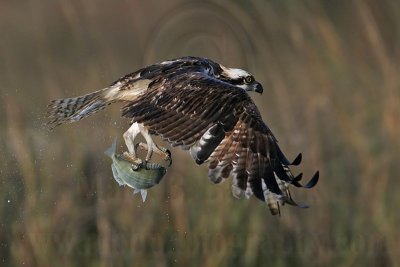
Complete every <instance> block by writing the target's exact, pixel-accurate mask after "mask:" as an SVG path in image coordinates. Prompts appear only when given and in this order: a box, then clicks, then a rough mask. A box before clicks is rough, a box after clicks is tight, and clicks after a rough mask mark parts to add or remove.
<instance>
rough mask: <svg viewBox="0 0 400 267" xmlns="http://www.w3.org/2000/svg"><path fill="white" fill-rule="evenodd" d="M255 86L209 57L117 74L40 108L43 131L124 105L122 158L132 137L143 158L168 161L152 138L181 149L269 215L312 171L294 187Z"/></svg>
mask: <svg viewBox="0 0 400 267" xmlns="http://www.w3.org/2000/svg"><path fill="white" fill-rule="evenodd" d="M250 91H254V92H257V93H262V92H263V87H262V86H261V84H260V83H259V82H257V81H256V80H255V79H254V77H253V76H252V75H251V74H250V73H248V72H247V71H244V70H241V69H236V68H228V67H225V66H223V65H221V64H218V63H216V62H214V61H212V60H210V59H206V58H200V57H182V58H178V59H173V60H168V61H164V62H161V63H156V64H153V65H150V66H148V67H145V68H142V69H139V70H137V71H135V72H133V73H130V74H128V75H125V76H123V77H121V78H120V79H118V80H117V81H115V82H114V83H112V84H111V85H110V86H108V87H106V88H104V89H101V90H98V91H95V92H93V93H89V94H86V95H83V96H79V97H74V98H66V99H58V100H53V101H52V102H51V103H50V104H49V106H48V118H49V121H48V126H49V127H50V128H54V127H55V126H57V125H60V124H63V123H69V122H75V121H79V120H81V119H83V118H85V117H87V116H89V115H92V114H94V113H96V112H97V111H100V110H102V109H104V108H105V107H106V106H107V105H110V104H112V103H115V102H124V103H125V105H124V106H123V107H122V116H123V117H126V118H129V119H130V120H131V122H132V125H131V127H130V128H129V129H128V130H127V131H126V132H125V133H124V134H123V137H124V139H125V143H126V145H127V148H128V151H129V154H131V155H132V157H133V158H135V157H136V151H135V143H134V140H135V138H136V136H137V135H138V134H139V133H140V134H142V135H143V137H144V138H145V140H146V143H147V149H148V151H147V155H146V160H147V161H149V160H150V159H151V156H152V153H153V152H155V153H160V154H163V155H165V158H168V156H169V155H168V151H167V150H166V149H163V148H162V147H159V146H158V145H157V144H156V143H155V142H154V141H153V139H152V135H159V136H160V137H161V138H162V139H163V140H165V141H166V142H168V143H169V144H170V145H171V146H179V147H181V148H182V149H185V150H189V151H190V155H191V156H192V157H193V159H194V160H195V161H196V163H197V164H203V163H206V162H208V168H209V172H208V177H209V178H210V180H211V181H213V182H214V183H220V182H221V181H223V180H225V179H227V178H228V177H229V176H231V177H232V178H233V183H232V193H233V195H234V196H235V197H238V198H240V197H242V196H246V197H249V196H251V195H254V196H256V197H257V198H258V199H260V200H262V201H265V202H266V203H267V205H268V207H269V209H270V211H271V213H272V214H274V215H275V214H279V213H280V205H282V204H285V203H288V204H291V205H296V206H302V205H298V204H297V203H296V202H294V201H293V199H292V197H291V195H290V191H289V189H290V187H291V186H292V185H293V186H296V187H305V188H311V187H313V186H314V185H315V184H316V183H317V182H318V177H319V172H316V173H315V175H314V176H313V177H312V178H311V180H310V181H309V182H308V183H307V184H305V185H301V184H300V183H299V181H300V179H301V177H302V174H300V175H298V176H294V175H293V174H292V172H291V171H290V169H289V166H290V165H298V164H299V163H300V162H301V154H299V155H298V156H297V157H296V159H295V160H293V161H292V162H290V161H289V160H288V159H287V158H286V157H285V155H284V154H283V153H282V151H281V149H280V148H279V146H278V142H277V139H276V138H275V137H274V135H273V134H272V132H271V130H270V129H269V128H268V126H267V125H266V124H265V123H264V122H263V120H262V118H261V115H260V112H259V111H258V108H257V107H256V105H255V104H254V102H253V100H252V99H251V98H250V96H249V94H248V92H250Z"/></svg>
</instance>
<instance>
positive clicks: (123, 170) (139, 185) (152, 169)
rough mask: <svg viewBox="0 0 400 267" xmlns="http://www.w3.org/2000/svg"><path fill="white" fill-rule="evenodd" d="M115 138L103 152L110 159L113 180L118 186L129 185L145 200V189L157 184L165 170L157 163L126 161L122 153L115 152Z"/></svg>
mask: <svg viewBox="0 0 400 267" xmlns="http://www.w3.org/2000/svg"><path fill="white" fill-rule="evenodd" d="M116 148H117V138H115V139H114V142H113V143H112V145H111V147H110V148H108V149H107V150H106V151H104V154H106V155H107V156H109V157H110V158H111V159H112V164H111V170H112V173H113V177H114V179H115V181H116V182H117V183H118V184H119V185H120V186H129V187H131V188H133V189H134V191H133V193H134V194H137V193H140V194H141V196H142V201H143V202H145V201H146V197H147V189H149V188H151V187H153V186H155V185H157V184H158V183H159V182H160V181H161V179H162V178H163V177H164V175H165V174H166V172H167V170H166V169H165V167H164V166H162V165H160V164H158V163H150V162H142V161H141V160H140V159H138V163H133V162H132V161H128V158H126V157H124V154H117V153H116Z"/></svg>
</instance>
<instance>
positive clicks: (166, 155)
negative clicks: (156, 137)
mask: <svg viewBox="0 0 400 267" xmlns="http://www.w3.org/2000/svg"><path fill="white" fill-rule="evenodd" d="M156 146H157V145H156ZM138 147H139V148H140V149H142V150H147V151H148V150H149V146H148V145H147V144H145V143H142V142H140V143H139V144H137V145H136V148H138ZM153 152H154V153H156V154H157V155H159V156H161V157H162V158H163V159H164V160H165V161H169V164H168V166H171V164H172V158H171V152H170V151H169V150H168V149H167V148H165V147H159V146H157V149H154V150H153Z"/></svg>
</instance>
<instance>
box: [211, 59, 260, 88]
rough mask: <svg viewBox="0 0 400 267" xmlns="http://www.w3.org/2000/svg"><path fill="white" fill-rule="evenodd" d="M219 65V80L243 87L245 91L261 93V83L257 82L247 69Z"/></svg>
mask: <svg viewBox="0 0 400 267" xmlns="http://www.w3.org/2000/svg"><path fill="white" fill-rule="evenodd" d="M220 67H221V69H222V72H221V73H220V76H219V79H220V80H222V81H224V82H227V83H230V84H233V85H235V86H237V87H240V88H243V89H244V90H246V91H254V92H257V93H260V94H262V92H263V87H262V85H261V84H260V83H259V82H257V81H256V80H255V79H254V77H253V75H251V74H250V73H248V72H247V71H245V70H241V69H235V68H227V67H224V66H222V65H220Z"/></svg>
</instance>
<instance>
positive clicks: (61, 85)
mask: <svg viewBox="0 0 400 267" xmlns="http://www.w3.org/2000/svg"><path fill="white" fill-rule="evenodd" d="M399 11H400V2H399V1H391V0H381V1H372V0H365V1H362V0H355V1H261V0H259V1H239V0H238V1H178V0H174V1H163V2H161V1H155V0H152V1H120V0H117V1H105V0H100V1H94V0H78V1H62V0H41V1H39V0H25V1H22V0H18V1H0V32H1V41H0V92H1V93H0V96H1V98H0V137H1V138H0V152H1V153H0V266H400V263H399V261H400V260H399V259H400V255H399V253H400V231H399V224H400V193H399V192H400V177H399V173H400V164H399V163H400V162H399V154H400V106H399V103H400V75H399V70H400V49H399V48H400V16H399ZM185 55H193V56H203V57H209V58H211V59H214V60H215V61H217V62H220V63H221V64H223V65H225V66H230V67H239V68H243V69H246V70H248V71H250V72H251V73H253V74H254V76H255V77H256V79H257V80H258V81H260V82H261V83H262V84H263V86H264V93H263V94H262V95H259V94H251V95H252V97H253V99H254V101H255V102H256V103H257V105H258V107H259V109H260V112H261V114H262V116H263V119H264V121H265V122H266V123H267V124H268V126H269V127H270V128H271V129H272V131H273V132H274V134H275V136H276V137H277V138H278V140H279V141H280V146H281V148H282V150H283V151H284V152H285V154H286V155H287V156H288V157H289V158H294V157H295V156H296V155H297V153H299V152H303V162H302V164H301V166H300V167H296V168H295V169H294V171H295V173H299V172H304V173H305V176H306V177H310V176H311V175H312V174H313V173H314V172H315V171H316V170H320V173H321V177H320V181H319V184H318V185H317V186H316V187H315V188H313V189H311V190H304V189H297V188H295V189H294V190H292V193H293V195H294V198H295V199H296V200H297V201H299V202H304V203H308V204H310V206H311V208H309V209H300V208H295V207H291V206H284V207H283V208H282V209H281V213H282V214H281V216H280V217H279V216H271V215H270V213H269V211H268V208H267V207H266V206H265V204H264V203H262V202H260V201H258V200H257V199H255V198H254V197H252V198H250V199H249V200H246V199H241V200H238V199H235V198H234V197H233V196H232V194H231V184H230V181H227V182H225V183H222V184H219V185H213V184H212V183H211V182H210V181H209V180H208V179H207V168H206V167H205V166H196V164H195V163H194V162H193V160H192V159H191V158H190V156H189V154H188V153H187V152H186V151H181V150H179V149H178V148H173V149H171V151H172V153H173V159H174V163H173V165H172V167H171V168H169V169H168V173H167V175H166V176H165V177H164V179H163V180H162V181H161V183H160V184H159V185H157V186H156V187H154V188H152V189H150V190H149V192H148V200H147V201H146V202H145V203H141V200H140V197H138V196H133V195H132V191H131V190H130V189H128V188H122V187H118V185H117V183H116V182H115V181H114V180H113V179H112V173H111V168H110V164H111V162H110V160H109V158H107V157H106V156H105V155H104V154H103V151H104V150H105V149H107V148H108V147H109V146H110V145H111V143H112V140H113V139H114V138H115V137H116V136H118V137H119V145H120V146H119V150H120V151H122V150H124V149H125V148H124V147H123V142H122V133H123V132H124V131H125V130H126V129H127V127H128V126H129V121H127V120H126V119H123V118H121V117H120V111H119V108H120V106H118V105H115V106H111V107H109V108H108V109H107V110H105V111H104V112H101V113H98V114H96V115H94V116H92V117H90V118H88V119H85V120H82V121H80V122H77V123H74V124H68V125H63V126H61V127H59V128H56V129H55V130H54V131H51V132H49V131H47V130H45V129H43V127H42V123H43V122H44V113H45V110H46V105H47V104H48V103H49V101H50V100H52V99H57V98H65V97H71V96H77V95H82V94H85V93H88V92H91V91H94V90H97V89H101V88H104V87H106V86H108V85H109V84H110V83H111V82H113V81H114V80H116V79H117V78H119V77H121V76H123V75H125V74H127V73H130V72H133V71H135V70H137V69H139V68H140V67H142V66H146V65H149V64H151V63H154V62H159V61H163V60H167V59H172V58H175V57H180V56H185ZM156 140H158V142H160V144H163V145H166V144H165V143H162V142H161V140H160V139H156Z"/></svg>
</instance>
